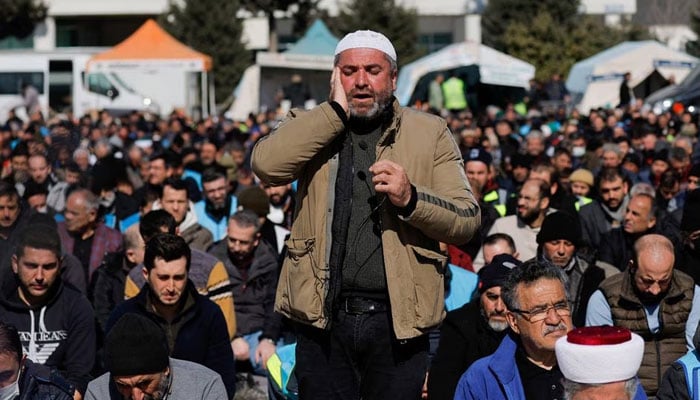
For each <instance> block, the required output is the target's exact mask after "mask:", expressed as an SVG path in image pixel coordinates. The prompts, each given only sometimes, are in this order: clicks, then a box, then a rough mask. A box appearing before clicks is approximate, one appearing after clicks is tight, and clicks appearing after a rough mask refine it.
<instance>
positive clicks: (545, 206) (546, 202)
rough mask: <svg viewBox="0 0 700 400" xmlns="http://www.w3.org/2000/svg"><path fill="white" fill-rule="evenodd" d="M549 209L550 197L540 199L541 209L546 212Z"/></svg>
mask: <svg viewBox="0 0 700 400" xmlns="http://www.w3.org/2000/svg"><path fill="white" fill-rule="evenodd" d="M548 208H549V197H543V198H542V199H540V209H542V210H546V209H548Z"/></svg>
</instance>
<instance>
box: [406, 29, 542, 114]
mask: <svg viewBox="0 0 700 400" xmlns="http://www.w3.org/2000/svg"><path fill="white" fill-rule="evenodd" d="M470 65H478V67H479V75H480V76H481V83H485V84H489V85H501V86H512V87H522V88H525V89H527V88H528V87H529V81H530V79H532V78H534V76H535V67H534V66H532V65H531V64H528V63H526V62H525V61H522V60H519V59H517V58H515V57H512V56H509V55H508V54H505V53H501V52H499V51H497V50H494V49H492V48H490V47H487V46H484V45H483V44H479V43H474V42H461V43H454V44H451V45H449V46H447V47H445V48H444V49H442V50H439V51H437V52H435V53H432V54H429V55H427V56H425V57H423V58H420V59H418V60H416V61H414V62H412V63H410V64H407V65H404V66H403V68H401V70H400V71H399V78H398V81H397V83H396V86H397V87H396V97H397V98H398V99H399V102H400V103H401V104H402V105H407V104H408V102H409V101H410V100H411V95H412V94H413V91H414V90H415V88H416V85H417V84H418V81H419V80H420V78H421V77H423V76H425V75H426V74H428V73H430V72H435V71H445V70H450V69H454V68H459V67H466V66H470Z"/></svg>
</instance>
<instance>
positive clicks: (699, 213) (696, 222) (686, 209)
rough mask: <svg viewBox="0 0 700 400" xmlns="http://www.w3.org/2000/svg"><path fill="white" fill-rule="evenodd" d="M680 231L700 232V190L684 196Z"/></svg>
mask: <svg viewBox="0 0 700 400" xmlns="http://www.w3.org/2000/svg"><path fill="white" fill-rule="evenodd" d="M681 230H682V231H685V232H695V231H697V230H700V189H695V190H693V191H690V192H688V194H687V195H686V196H685V204H684V205H683V217H682V218H681Z"/></svg>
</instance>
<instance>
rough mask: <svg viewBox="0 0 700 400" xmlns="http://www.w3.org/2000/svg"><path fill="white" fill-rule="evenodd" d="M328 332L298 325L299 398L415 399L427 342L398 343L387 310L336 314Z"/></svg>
mask: <svg viewBox="0 0 700 400" xmlns="http://www.w3.org/2000/svg"><path fill="white" fill-rule="evenodd" d="M331 326H332V328H331V330H330V331H324V330H321V329H317V328H313V327H310V326H299V328H298V330H297V348H296V367H295V368H296V369H295V374H296V378H297V380H298V383H299V399H302V400H306V399H319V400H320V399H323V400H328V399H340V400H357V399H360V398H362V399H363V400H374V399H376V400H384V399H402V400H411V399H416V400H418V399H420V395H421V388H422V386H423V381H424V380H425V373H426V371H427V368H428V337H427V335H423V336H421V337H418V338H415V339H410V340H405V341H398V340H396V339H395V337H394V333H393V328H392V324H391V315H390V312H389V311H384V312H376V313H365V314H348V313H346V312H345V311H338V312H336V315H335V316H334V319H333V322H332V325H331Z"/></svg>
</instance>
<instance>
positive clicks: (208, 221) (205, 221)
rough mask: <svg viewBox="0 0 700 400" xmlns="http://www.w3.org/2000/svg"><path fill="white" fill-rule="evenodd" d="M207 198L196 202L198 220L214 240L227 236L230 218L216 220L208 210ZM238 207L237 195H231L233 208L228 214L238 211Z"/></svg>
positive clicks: (195, 209) (195, 208) (195, 210)
mask: <svg viewBox="0 0 700 400" xmlns="http://www.w3.org/2000/svg"><path fill="white" fill-rule="evenodd" d="M204 202H205V200H200V201H198V202H196V203H194V213H195V214H196V215H197V222H199V224H200V225H202V226H203V227H205V228H207V230H209V232H211V234H212V236H214V241H215V242H218V241H219V240H221V239H223V238H225V237H226V230H227V229H228V218H221V221H219V222H216V221H214V220H213V219H212V218H211V217H210V216H209V215H208V214H207V212H206V207H205V204H204ZM237 208H238V198H237V197H236V196H231V208H230V209H229V212H228V215H229V216H231V215H233V213H235V212H236V209H237Z"/></svg>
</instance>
